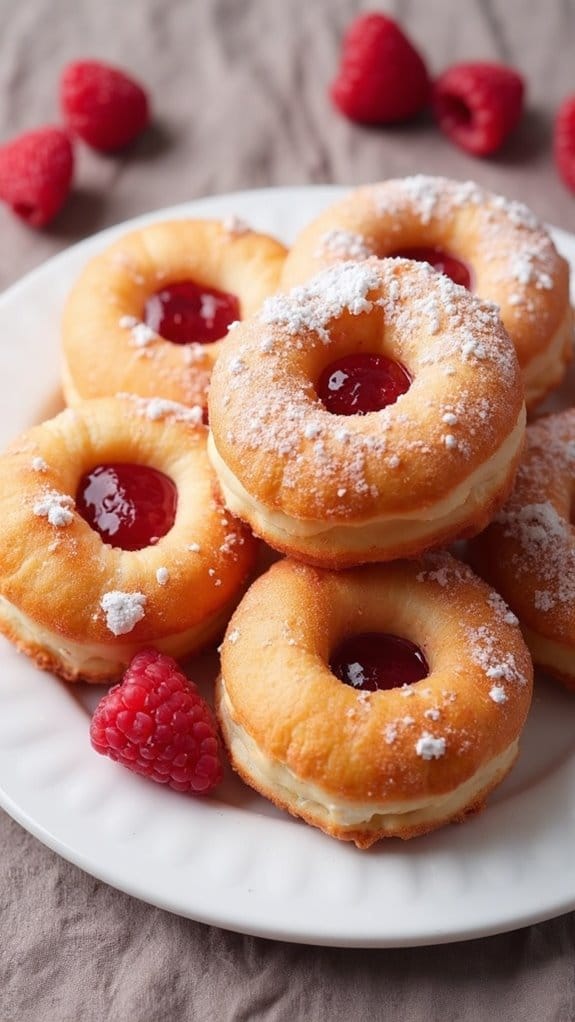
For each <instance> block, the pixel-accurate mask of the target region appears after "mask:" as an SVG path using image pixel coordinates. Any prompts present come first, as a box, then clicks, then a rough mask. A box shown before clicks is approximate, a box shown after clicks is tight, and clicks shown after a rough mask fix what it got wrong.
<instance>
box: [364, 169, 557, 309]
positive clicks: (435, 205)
mask: <svg viewBox="0 0 575 1022" xmlns="http://www.w3.org/2000/svg"><path fill="white" fill-rule="evenodd" d="M373 203H374V208H375V212H376V213H385V214H386V215H393V214H397V213H398V212H401V207H402V205H403V204H408V206H409V209H410V211H411V212H413V213H415V215H416V216H417V217H419V219H420V221H421V223H422V224H423V225H428V224H429V223H430V221H431V220H432V219H433V218H437V219H446V218H449V217H451V216H452V215H453V213H454V212H456V211H457V210H462V209H464V208H465V207H474V208H475V210H476V215H478V216H479V217H480V220H481V232H482V237H483V239H484V240H483V245H482V248H484V249H485V252H482V258H484V257H485V255H486V254H488V251H489V248H490V247H491V248H492V250H496V251H499V252H501V251H504V252H505V254H506V257H507V260H508V262H507V267H508V274H507V277H508V279H509V280H511V281H513V282H514V284H515V285H516V287H515V289H514V291H513V293H512V294H511V295H510V299H509V300H510V304H512V305H521V308H522V312H523V313H525V314H527V315H534V314H535V311H536V307H535V305H534V303H533V300H532V297H531V295H530V292H529V289H530V288H531V287H534V288H535V289H536V290H542V291H551V290H553V287H554V277H553V274H554V271H555V267H556V261H557V255H556V252H555V248H554V246H553V243H552V242H551V240H550V238H549V236H548V234H547V232H546V231H545V230H544V228H543V225H542V224H541V223H540V221H539V220H538V219H537V217H536V216H535V214H534V213H533V212H532V211H531V210H530V209H529V208H528V207H527V206H526V205H524V204H523V203H522V202H518V201H517V200H515V199H507V198H505V196H503V195H496V194H494V193H493V192H489V191H487V190H485V189H484V188H481V187H480V185H478V184H476V183H475V182H474V181H463V182H458V181H450V180H449V179H447V178H441V177H427V176H426V175H423V174H420V175H415V176H413V177H407V178H404V179H397V180H395V179H394V180H392V181H389V182H383V183H382V184H381V185H374V186H373Z"/></svg>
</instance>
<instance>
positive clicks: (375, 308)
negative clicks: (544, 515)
mask: <svg viewBox="0 0 575 1022" xmlns="http://www.w3.org/2000/svg"><path fill="white" fill-rule="evenodd" d="M209 412H210V423H211V434H210V438H209V441H208V451H209V455H210V458H211V461H212V464H213V466H214V468H215V471H216V473H217V476H218V480H219V483H220V487H221V490H222V493H223V496H224V500H225V503H226V505H227V507H228V508H229V509H230V510H231V511H232V512H233V513H234V514H237V515H238V516H239V517H240V518H242V519H244V520H245V521H246V522H248V523H249V524H250V526H251V527H252V529H253V530H254V532H255V533H256V534H257V535H260V536H262V537H263V538H264V539H265V540H266V541H267V542H268V543H269V545H270V546H272V547H274V548H275V549H277V550H280V551H282V552H284V553H288V554H291V555H293V556H295V557H298V558H301V559H302V560H305V561H309V562H310V563H315V564H318V565H319V566H322V565H323V566H327V567H334V568H339V567H344V566H349V565H353V564H360V563H362V562H368V561H382V560H393V559H394V558H397V557H403V556H413V555H415V554H418V553H421V552H422V551H423V550H425V549H428V548H430V547H432V546H438V545H440V544H442V543H445V542H447V541H448V540H451V539H453V538H455V537H456V536H461V535H463V534H472V533H473V532H477V531H479V530H480V529H482V528H483V527H484V526H485V525H486V524H487V522H488V521H489V519H490V517H491V516H492V515H493V513H494V511H495V509H496V508H497V507H498V506H499V505H500V504H501V503H502V502H503V500H504V499H505V497H506V495H507V494H508V492H509V489H510V487H511V484H512V478H513V474H514V470H515V466H516V463H517V461H518V459H519V455H520V450H521V445H522V442H523V435H524V429H525V408H524V404H523V392H522V387H521V377H520V372H519V367H518V365H517V359H516V356H515V352H514V350H513V346H512V345H511V343H510V341H509V338H508V336H507V334H506V333H505V330H504V329H503V327H502V325H501V322H500V320H499V318H498V314H497V311H496V309H495V308H494V307H493V306H491V305H488V304H486V303H482V302H481V301H479V299H477V298H474V297H473V296H472V295H470V294H468V292H466V291H463V290H462V289H461V288H457V287H455V285H454V284H453V283H452V282H451V281H450V280H448V278H447V277H444V276H442V275H440V274H438V273H435V272H434V271H433V270H432V269H431V268H430V267H429V266H427V265H426V264H424V263H415V262H411V261H407V260H400V259H387V260H381V261H380V260H377V259H371V260H366V261H364V262H361V263H352V262H347V263H340V264H339V265H337V266H334V267H331V268H330V269H328V270H326V271H324V273H322V274H319V275H318V276H317V277H316V278H314V279H313V280H312V281H310V282H308V284H307V285H304V286H301V287H298V288H294V289H293V291H292V292H290V293H289V294H288V295H283V294H280V295H276V296H275V297H273V298H270V299H268V300H267V301H266V302H265V303H264V305H263V307H262V310H261V312H260V313H259V314H258V315H257V316H256V317H254V318H253V319H251V320H250V321H247V322H244V323H241V324H240V325H239V326H238V328H237V330H234V332H233V334H232V335H231V336H230V338H229V341H228V343H227V345H226V349H225V351H224V352H223V353H222V355H221V357H220V359H219V362H218V364H217V366H216V368H215V370H214V375H213V377H212V384H211V388H210V401H209Z"/></svg>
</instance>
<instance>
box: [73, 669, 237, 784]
mask: <svg viewBox="0 0 575 1022" xmlns="http://www.w3.org/2000/svg"><path fill="white" fill-rule="evenodd" d="M90 739H91V742H92V746H93V747H94V749H95V750H96V752H99V753H101V754H102V755H104V756H109V757H110V759H113V760H115V761H116V762H118V763H121V764H122V765H123V766H126V767H128V769H129V770H133V771H134V772H135V773H137V774H142V775H143V776H144V777H149V778H150V779H151V780H153V781H157V782H158V783H159V784H167V785H168V786H169V787H170V788H174V789H175V790H176V791H186V792H193V793H194V794H207V793H208V792H210V791H212V790H213V789H214V788H215V787H216V785H217V784H219V783H220V781H221V780H222V776H223V769H222V759H221V746H220V741H219V738H218V731H217V725H216V722H215V718H214V715H213V713H212V711H211V709H210V707H209V706H208V704H207V703H206V702H205V700H204V699H203V698H202V697H201V695H200V693H199V692H198V690H197V688H196V686H195V685H194V683H193V682H191V681H189V679H188V678H186V676H185V675H184V674H182V672H181V670H180V668H179V666H178V664H177V663H176V661H175V660H172V658H171V657H169V656H165V655H164V654H162V653H158V652H157V651H156V650H144V651H143V652H141V653H137V654H136V656H135V657H134V658H133V660H132V662H131V664H130V666H129V667H128V669H127V671H126V673H125V675H124V678H123V681H122V682H121V684H119V685H115V686H114V688H112V689H110V691H109V692H108V693H107V695H105V696H104V698H103V699H102V700H101V702H100V703H99V704H98V706H97V708H96V711H95V713H94V716H93V717H92V722H91V725H90Z"/></svg>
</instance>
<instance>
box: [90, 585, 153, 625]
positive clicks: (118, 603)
mask: <svg viewBox="0 0 575 1022" xmlns="http://www.w3.org/2000/svg"><path fill="white" fill-rule="evenodd" d="M100 606H101V608H102V610H103V611H104V614H105V615H106V626H107V628H109V630H110V631H111V632H112V633H113V635H127V634H128V632H131V631H132V629H133V628H134V627H135V626H136V625H137V623H138V621H141V620H142V618H143V617H144V615H145V613H146V609H145V608H146V596H145V594H144V593H124V592H122V591H121V590H119V589H114V590H112V591H111V592H109V593H104V595H103V596H102V599H101V601H100Z"/></svg>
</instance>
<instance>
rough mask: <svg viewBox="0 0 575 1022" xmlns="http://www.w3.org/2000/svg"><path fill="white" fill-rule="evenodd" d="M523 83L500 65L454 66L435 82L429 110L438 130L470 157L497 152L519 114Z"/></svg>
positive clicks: (507, 68) (521, 106) (519, 77)
mask: <svg viewBox="0 0 575 1022" xmlns="http://www.w3.org/2000/svg"><path fill="white" fill-rule="evenodd" d="M524 91H525V87H524V83H523V79H522V78H521V76H520V75H519V74H518V73H517V71H514V70H513V68H511V67H505V66H504V65H503V64H490V63H470V64H455V65H453V67H450V68H448V69H447V71H444V73H443V74H442V75H441V76H440V77H439V78H438V79H437V81H436V83H435V86H434V90H433V107H434V111H435V117H436V119H437V122H438V124H439V127H440V128H441V130H442V131H443V132H444V134H446V135H447V137H448V138H450V139H451V141H452V142H454V143H455V145H458V146H459V147H460V148H461V149H465V150H466V152H468V153H472V154H473V155H474V156H489V155H490V154H491V153H494V152H496V151H497V150H498V149H500V148H501V146H502V145H503V143H504V142H505V140H506V138H507V136H508V135H509V134H510V133H511V132H512V131H513V129H514V128H515V127H516V125H517V123H518V122H519V119H520V117H521V114H522V112H523V96H524Z"/></svg>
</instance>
